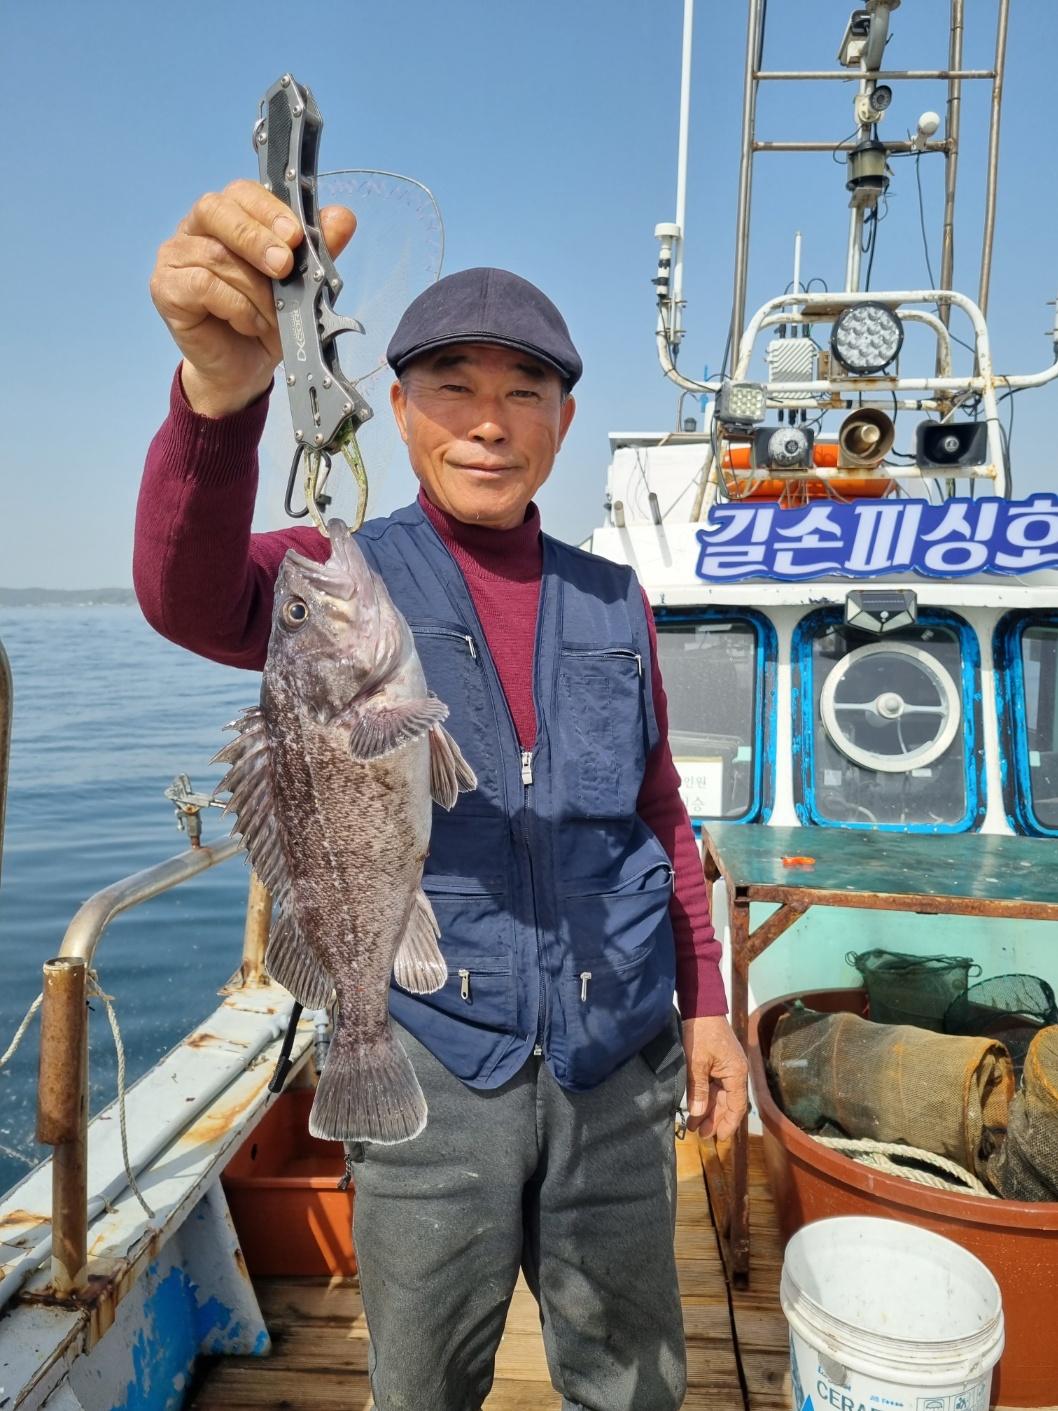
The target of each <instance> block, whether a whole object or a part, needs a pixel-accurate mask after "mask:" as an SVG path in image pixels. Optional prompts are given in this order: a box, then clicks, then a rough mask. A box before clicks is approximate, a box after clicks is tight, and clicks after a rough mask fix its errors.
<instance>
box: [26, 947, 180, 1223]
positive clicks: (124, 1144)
mask: <svg viewBox="0 0 1058 1411" xmlns="http://www.w3.org/2000/svg"><path fill="white" fill-rule="evenodd" d="M88 993H89V994H90V995H94V996H95V997H96V999H98V1000H102V1002H103V1007H104V1009H105V1010H106V1012H107V1019H108V1020H109V1021H110V1032H111V1033H112V1034H113V1036H114V1048H115V1049H116V1051H117V1056H118V1125H119V1126H120V1128H121V1160H122V1162H123V1163H124V1166H125V1179H126V1180H127V1181H128V1183H129V1190H131V1191H132V1194H133V1195H134V1196H135V1197H136V1199H137V1200H138V1201H139V1203H140V1205H141V1206H142V1207H143V1211H144V1214H145V1215H146V1216H147V1218H148V1220H153V1219H154V1211H153V1210H152V1209H151V1207H150V1206H149V1205H148V1204H147V1202H146V1201H145V1200H144V1198H143V1192H142V1191H141V1190H140V1188H139V1186H138V1185H137V1184H136V1177H135V1176H134V1175H133V1174H132V1163H131V1162H130V1161H129V1139H128V1132H127V1129H126V1126H125V1045H124V1043H122V1040H121V1029H120V1027H119V1025H118V1016H117V1013H116V1011H115V1009H114V1002H113V996H112V995H108V994H105V993H104V992H103V990H102V989H101V988H100V986H99V977H98V976H97V975H96V972H95V971H94V970H89V972H88ZM43 999H44V996H43V995H38V996H37V998H36V999H35V1000H34V1001H33V1003H32V1004H31V1005H30V1007H29V1009H28V1010H27V1011H26V1017H25V1018H24V1019H23V1020H22V1023H21V1024H20V1025H19V1026H18V1028H17V1029H16V1030H15V1036H14V1038H13V1039H12V1040H11V1042H10V1043H9V1044H8V1046H7V1048H6V1049H5V1050H4V1052H3V1054H2V1055H0V1068H3V1067H4V1066H5V1064H7V1063H9V1062H10V1061H11V1059H12V1058H14V1056H15V1053H16V1052H17V1051H18V1046H19V1044H20V1043H21V1042H22V1040H23V1039H24V1038H25V1036H26V1032H27V1030H28V1029H29V1026H30V1024H32V1023H33V1016H34V1015H35V1014H36V1012H37V1010H38V1009H39V1008H40V1006H41V1003H42V1002H43ZM15 1154H16V1155H17V1154H18V1153H15ZM22 1159H23V1160H24V1161H25V1160H28V1158H26V1157H23V1158H22ZM29 1164H30V1165H32V1164H33V1163H32V1162H30V1163H29ZM108 1208H109V1207H108Z"/></svg>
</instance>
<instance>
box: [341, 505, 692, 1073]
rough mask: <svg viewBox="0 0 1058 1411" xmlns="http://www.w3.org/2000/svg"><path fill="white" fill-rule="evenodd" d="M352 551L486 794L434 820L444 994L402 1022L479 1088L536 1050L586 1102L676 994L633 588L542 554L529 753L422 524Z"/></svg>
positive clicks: (395, 1008) (467, 797)
mask: <svg viewBox="0 0 1058 1411" xmlns="http://www.w3.org/2000/svg"><path fill="white" fill-rule="evenodd" d="M357 543H358V544H359V545H360V547H361V549H362V550H363V552H364V556H365V557H366V558H367V560H368V562H369V563H370V564H371V565H372V567H373V568H375V569H376V570H377V572H378V573H380V574H381V576H382V578H383V579H384V581H385V583H386V587H387V588H388V589H389V592H390V595H391V596H392V598H393V601H394V602H395V603H396V605H397V607H398V608H399V609H400V610H401V612H402V613H403V614H404V616H405V617H406V618H407V620H408V623H409V625H410V626H411V629H412V631H413V633H414V634H415V643H416V646H417V647H418V651H419V657H420V659H421V661H422V665H423V670H424V672H425V674H426V680H427V683H428V685H429V687H430V689H431V690H432V691H434V692H436V694H437V695H438V696H440V698H441V700H443V701H444V702H445V703H446V704H447V705H448V707H449V709H450V711H451V715H450V716H449V718H448V720H447V721H446V728H447V729H448V730H449V731H450V732H451V734H452V735H453V737H454V738H455V739H456V740H457V741H458V743H459V746H460V748H461V749H462V751H463V754H464V755H465V756H466V759H467V761H468V763H469V764H470V765H471V767H472V768H473V769H474V772H475V773H476V774H477V777H478V787H477V789H476V790H475V791H474V792H472V793H466V794H461V795H460V797H459V802H458V803H457V804H456V806H455V808H454V809H453V810H452V811H451V813H448V812H446V811H445V810H444V809H442V808H439V807H437V806H436V805H435V806H434V814H433V833H432V836H431V839H430V854H429V857H428V858H427V859H426V868H425V872H424V875H423V887H424V889H425V891H426V894H427V895H428V896H429V898H430V901H431V902H432V903H433V908H434V911H435V912H436V914H437V921H438V924H439V925H440V928H441V941H440V945H441V950H442V952H443V954H444V957H445V960H446V962H447V965H448V980H447V983H446V984H445V985H444V986H443V987H442V988H441V989H440V990H438V991H437V992H436V993H435V994H432V995H423V996H419V995H411V994H408V993H407V992H406V991H404V990H401V989H399V988H398V987H397V986H395V985H394V986H393V987H392V989H391V991H390V1012H391V1013H392V1015H393V1017H394V1018H395V1019H396V1020H397V1021H398V1022H399V1023H401V1024H403V1025H404V1026H405V1027H406V1028H408V1029H409V1030H410V1031H411V1032H412V1033H413V1034H414V1035H415V1037H416V1038H417V1039H418V1040H419V1041H420V1042H421V1043H423V1044H424V1045H425V1046H426V1047H427V1048H428V1049H429V1050H430V1052H431V1053H433V1054H434V1055H435V1056H436V1057H437V1058H438V1059H439V1060H440V1061H441V1062H442V1063H443V1064H444V1065H445V1067H446V1068H448V1069H449V1070H450V1071H451V1072H452V1073H454V1074H455V1075H456V1076H457V1077H459V1078H461V1079H463V1081H464V1082H466V1083H468V1084H469V1085H470V1086H472V1087H475V1088H495V1087H499V1086H500V1084H501V1083H505V1082H506V1081H507V1080H508V1079H509V1078H512V1077H513V1076H514V1074H515V1073H517V1072H518V1070H519V1069H520V1068H521V1067H522V1065H523V1063H524V1062H525V1060H526V1058H527V1057H528V1055H530V1054H531V1053H533V1052H534V1050H538V1051H539V1052H541V1053H542V1055H543V1058H544V1061H545V1062H546V1064H547V1066H548V1068H549V1069H550V1070H551V1072H552V1073H553V1074H554V1076H555V1078H556V1079H557V1080H558V1082H559V1083H561V1084H562V1086H563V1087H565V1088H571V1089H574V1090H576V1091H583V1090H585V1089H588V1088H592V1087H594V1086H595V1085H596V1084H597V1083H600V1082H602V1080H603V1079H604V1078H606V1077H607V1076H608V1075H609V1074H610V1073H612V1072H613V1071H614V1069H615V1068H617V1067H618V1065H619V1064H621V1063H623V1062H624V1061H625V1060H626V1059H627V1058H630V1057H631V1056H632V1055H633V1054H634V1053H636V1052H638V1050H639V1049H641V1048H643V1046H644V1045H645V1044H647V1043H649V1041H650V1040H651V1039H652V1038H654V1037H655V1036H656V1035H657V1034H658V1033H659V1031H660V1030H661V1029H662V1028H663V1027H664V1025H665V1023H666V1021H667V1020H668V1018H669V1016H670V1014H671V1012H672V996H673V990H674V987H675V971H676V964H675V948H674V944H673V936H672V926H671V923H670V921H669V899H670V897H671V895H672V867H671V865H670V863H669V859H668V856H667V855H666V853H665V851H664V849H663V848H662V846H661V844H660V843H659V842H658V840H657V838H656V837H655V836H654V834H653V833H652V832H651V831H650V829H649V828H648V827H647V826H646V824H645V823H644V822H643V821H642V819H640V817H639V816H638V814H637V813H636V800H637V798H638V796H639V788H640V785H641V784H642V782H643V771H644V768H645V765H646V760H647V756H648V755H649V754H650V752H651V750H652V749H653V748H654V746H655V745H656V744H657V743H658V728H657V722H656V720H655V717H654V702H653V692H652V689H651V678H650V638H649V634H648V628H647V621H646V609H645V606H644V603H643V597H642V594H641V592H640V589H639V586H638V584H637V582H636V579H635V576H634V575H633V573H632V572H631V570H630V569H628V568H623V567H621V566H619V565H617V564H612V563H609V562H607V561H606V560H605V559H600V558H595V557H593V556H592V555H591V554H586V553H583V552H582V551H581V550H579V549H573V548H570V547H569V546H568V545H566V544H562V543H559V542H558V541H557V540H555V539H551V538H549V537H547V536H546V535H545V536H544V538H543V547H544V564H543V582H542V585H541V592H540V611H539V618H538V622H537V635H536V650H535V656H534V666H533V696H534V700H535V703H536V718H537V738H536V742H535V744H534V746H533V749H532V751H531V752H530V751H525V752H523V751H522V748H521V745H520V743H519V741H518V736H517V734H516V732H515V728H514V721H513V720H512V718H511V714H510V711H509V709H508V707H507V702H506V699H505V697H504V694H503V689H502V687H501V686H500V680H499V676H498V675H497V672H496V668H495V666H494V664H493V662H492V658H491V657H490V655H489V651H488V647H487V645H486V643H485V635H484V633H483V631H482V628H481V623H480V621H479V620H478V615H477V612H476V611H475V608H474V604H473V600H472V599H471V596H470V591H469V589H468V588H467V584H466V581H465V579H464V578H463V574H462V572H461V570H460V568H459V566H458V564H457V563H456V562H455V560H454V559H453V558H452V556H451V554H450V553H449V552H448V550H447V548H446V547H445V545H444V543H443V542H442V541H441V539H440V537H439V536H438V534H437V532H436V530H435V529H434V527H433V525H432V524H431V523H430V521H429V520H428V519H427V517H426V516H425V514H424V513H423V511H422V509H421V508H420V506H419V505H418V504H415V505H411V506H409V507H408V508H407V509H402V510H398V511H397V512H396V514H393V515H391V516H390V517H389V518H388V519H381V520H372V521H370V522H369V523H367V524H365V525H364V526H363V528H362V529H361V530H360V532H359V533H358V535H357Z"/></svg>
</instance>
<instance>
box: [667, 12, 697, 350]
mask: <svg viewBox="0 0 1058 1411" xmlns="http://www.w3.org/2000/svg"><path fill="white" fill-rule="evenodd" d="M693 35H694V0H683V70H682V73H681V75H680V148H679V156H678V158H677V163H676V229H677V230H678V232H679V234H678V235H677V236H676V239H675V240H674V241H673V242H672V243H673V250H672V296H671V297H672V316H671V323H670V331H669V338H670V341H671V343H672V355H673V360H675V357H676V355H677V353H678V352H679V349H680V342H681V340H682V338H683V242H684V232H685V230H686V228H687V152H688V148H689V145H690V130H691V41H692V38H693Z"/></svg>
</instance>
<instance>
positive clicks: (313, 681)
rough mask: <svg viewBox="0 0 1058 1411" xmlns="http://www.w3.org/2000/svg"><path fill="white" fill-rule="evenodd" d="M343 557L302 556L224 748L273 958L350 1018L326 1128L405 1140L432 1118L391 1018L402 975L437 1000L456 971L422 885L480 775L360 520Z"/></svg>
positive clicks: (339, 1047)
mask: <svg viewBox="0 0 1058 1411" xmlns="http://www.w3.org/2000/svg"><path fill="white" fill-rule="evenodd" d="M328 530H329V534H330V539H331V557H330V559H329V560H328V561H327V563H326V564H318V563H314V562H313V561H311V560H308V559H303V558H301V557H300V556H299V555H297V554H295V553H293V551H291V552H289V553H288V554H287V556H286V558H285V559H284V560H283V564H282V565H281V567H280V571H279V575H278V578H277V581H276V591H275V608H274V613H273V627H272V636H271V639H270V642H269V650H268V659H267V662H266V665H265V671H264V678H263V682H262V689H261V704H260V707H259V708H254V709H251V710H248V711H244V712H243V714H242V716H241V717H240V719H239V720H238V721H237V722H236V723H235V727H234V728H235V729H236V730H237V731H238V732H239V733H238V735H237V737H236V739H235V740H233V741H232V742H231V744H229V745H228V746H227V747H226V748H225V749H224V750H222V751H221V753H220V754H219V755H218V756H217V757H218V759H223V760H225V761H226V762H227V763H228V764H229V765H230V766H231V768H230V769H229V772H228V774H227V776H226V777H225V779H224V781H223V783H222V785H221V787H222V788H225V789H228V790H230V791H231V801H230V803H229V805H228V808H229V810H231V811H233V812H235V813H236V815H237V818H236V823H235V831H237V832H240V833H241V834H242V836H243V839H244V841H245V843H246V846H247V851H248V852H249V855H250V860H251V862H252V863H253V865H254V867H255V869H256V870H257V872H258V874H259V875H260V876H261V879H262V881H264V882H265V884H266V886H268V887H269V889H270V890H271V892H272V895H273V900H274V903H275V919H274V921H273V926H272V931H271V934H270V937H269V944H268V950H267V954H266V961H265V963H266V966H267V967H268V969H269V972H270V973H271V974H272V976H273V977H274V978H275V979H276V980H278V981H279V982H280V983H281V984H283V985H285V986H286V987H287V988H288V989H289V990H290V991H291V993H292V994H293V995H294V997H295V998H296V999H298V1000H299V1001H300V1002H301V1003H303V1004H305V1005H306V1007H310V1008H321V1007H322V1006H323V1005H325V1004H326V1003H327V1002H328V1001H329V999H330V997H331V995H332V993H333V995H334V997H335V998H336V1001H337V1005H336V1024H335V1032H334V1036H333V1038H332V1041H331V1046H330V1052H329V1055H328V1058H327V1063H326V1065H325V1067H324V1071H323V1074H322V1075H321V1078H320V1083H319V1087H318V1089H317V1093H316V1098H315V1101H314V1103H313V1108H312V1115H311V1118H310V1123H309V1126H310V1130H311V1131H312V1133H313V1135H314V1136H317V1137H322V1138H325V1139H333V1140H340V1141H375V1142H397V1141H405V1140H408V1139H409V1138H412V1137H414V1136H416V1135H418V1133H419V1132H420V1131H421V1130H422V1128H423V1126H424V1125H425V1122H426V1104H425V1100H424V1099H423V1095H422V1091H421V1089H420V1088H419V1084H418V1081H417V1079H416V1077H415V1074H414V1072H413V1070H412V1068H411V1065H410V1063H409V1062H408V1059H407V1057H406V1055H405V1054H404V1051H403V1049H402V1048H401V1046H400V1044H399V1043H398V1042H397V1040H396V1039H395V1038H394V1036H393V1033H392V1030H391V1026H390V1019H389V1002H388V1001H389V983H390V977H391V975H392V976H393V977H394V978H395V979H396V981H397V983H398V984H400V985H402V986H403V987H404V988H406V989H409V990H411V991H413V992H417V993H430V992H431V991H433V990H435V989H438V988H440V986H441V985H442V984H444V982H445V979H446V978H447V969H446V966H445V963H444V959H443V957H442V955H441V952H440V949H439V947H438V945H437V940H438V930H437V923H436V919H435V918H434V915H433V910H432V908H431V906H430V903H429V900H428V899H427V897H426V895H425V893H424V892H423V891H422V886H421V883H422V870H423V863H424V862H425V859H426V854H427V850H428V847H429V840H430V820H431V813H432V810H431V801H432V800H433V799H436V800H437V801H438V802H439V803H441V804H443V805H444V806H445V807H448V808H451V807H452V806H453V805H454V803H455V801H456V798H457V797H458V793H459V791H460V790H462V789H468V788H473V787H474V786H475V782H476V781H475V779H474V775H473V771H472V770H471V769H470V767H469V765H467V763H466V761H465V760H464V759H463V757H462V755H461V753H460V751H459V747H458V745H457V744H456V743H455V741H454V740H453V739H452V737H451V736H450V735H449V734H448V733H447V731H445V729H444V727H443V725H442V723H441V722H442V721H443V720H444V718H445V717H446V716H447V714H448V711H447V707H446V706H445V705H444V704H443V703H442V702H441V701H438V700H437V698H436V697H434V696H432V695H431V694H430V693H429V692H428V691H427V688H426V682H425V679H424V677H423V672H422V667H421V665H420V663H419V659H418V654H417V653H416V651H415V643H414V638H413V637H412V634H411V631H410V629H409V627H408V625H407V623H406V622H405V621H404V619H403V617H402V616H401V615H400V613H399V612H398V611H397V609H396V608H395V607H394V605H393V603H392V601H391V600H390V598H389V594H388V593H387V592H386V589H385V585H384V584H383V583H382V581H381V579H380V578H379V577H378V575H377V574H375V573H374V572H373V571H372V570H371V568H370V567H369V566H368V564H367V562H366V560H365V559H364V557H363V555H362V554H361V553H360V550H359V548H358V547H357V546H356V543H355V541H354V540H353V539H352V538H351V537H350V536H349V533H348V530H347V529H346V527H345V525H344V524H342V523H341V521H339V520H335V521H332V522H331V524H330V525H329V526H328Z"/></svg>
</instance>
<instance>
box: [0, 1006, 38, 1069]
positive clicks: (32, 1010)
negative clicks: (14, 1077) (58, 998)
mask: <svg viewBox="0 0 1058 1411" xmlns="http://www.w3.org/2000/svg"><path fill="white" fill-rule="evenodd" d="M43 998H44V996H43V995H38V996H37V998H36V999H35V1000H34V1001H33V1003H32V1004H31V1005H30V1007H29V1009H28V1010H27V1011H26V1017H25V1019H23V1021H22V1023H21V1024H20V1025H19V1026H18V1028H17V1029H16V1030H15V1037H14V1038H13V1039H12V1040H11V1042H10V1043H9V1044H8V1046H7V1048H6V1049H5V1050H4V1053H3V1055H2V1056H0V1068H3V1066H4V1064H5V1063H7V1061H8V1059H10V1058H14V1056H15V1050H16V1049H17V1048H18V1046H19V1044H20V1043H21V1042H22V1040H23V1039H24V1038H25V1037H26V1030H27V1029H28V1028H29V1026H30V1025H31V1024H32V1023H33V1016H34V1014H36V1012H37V1010H38V1009H39V1008H40V1005H41V1001H42V1000H43Z"/></svg>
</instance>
